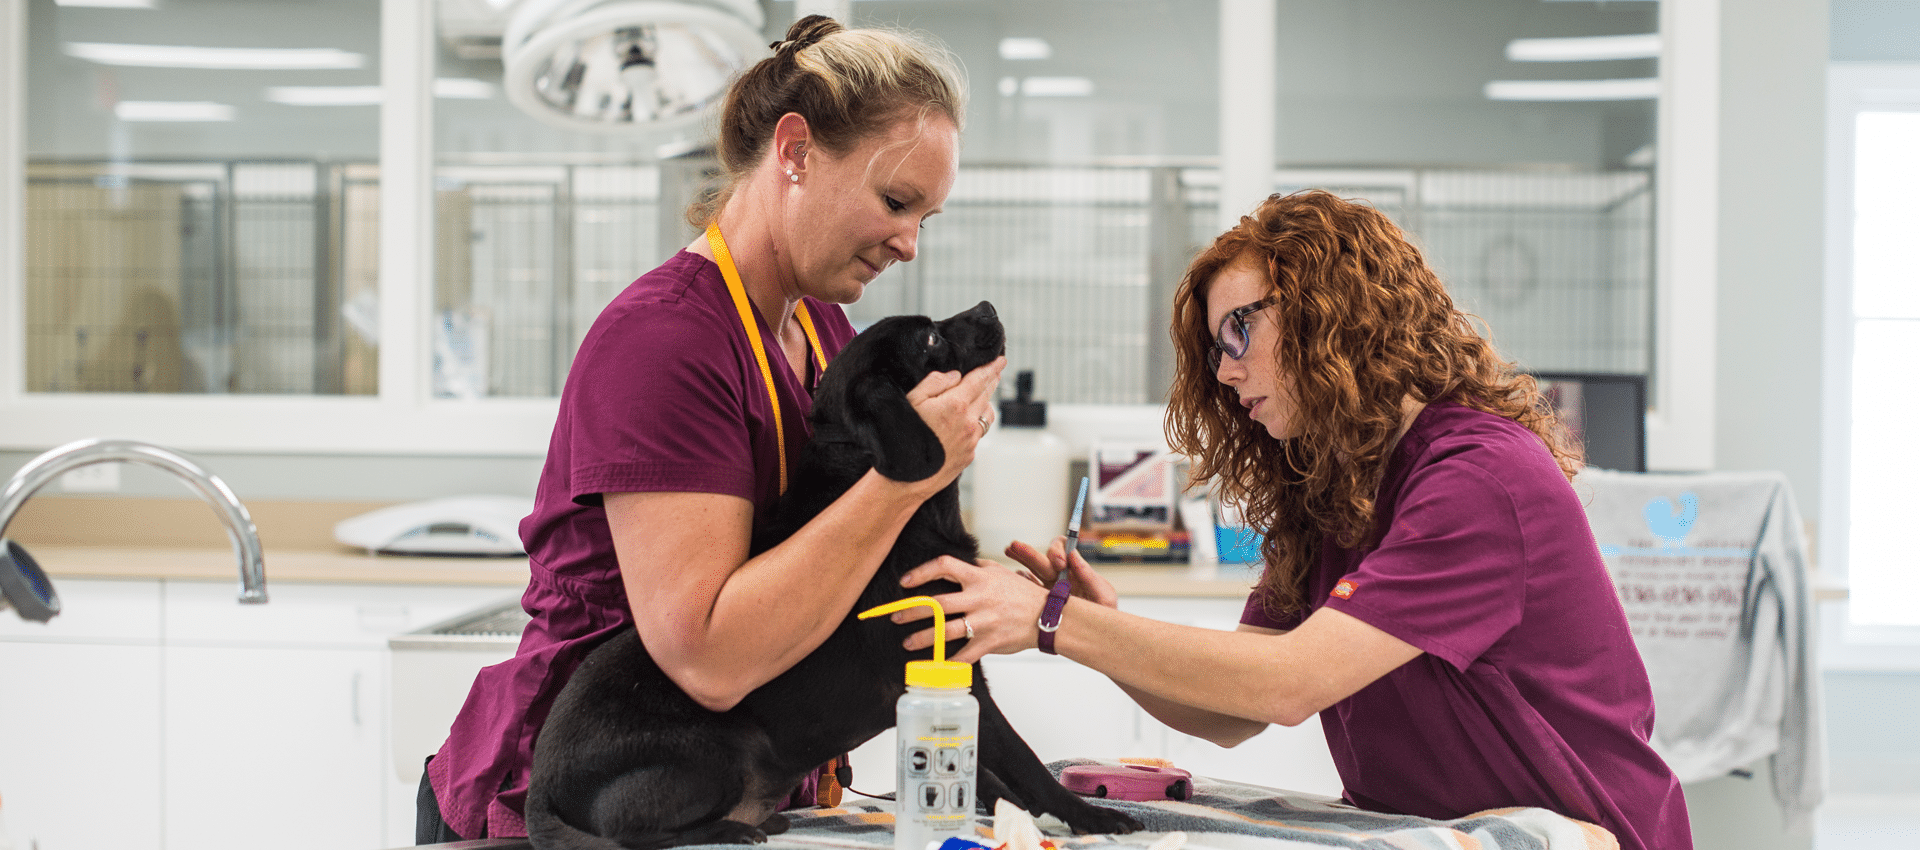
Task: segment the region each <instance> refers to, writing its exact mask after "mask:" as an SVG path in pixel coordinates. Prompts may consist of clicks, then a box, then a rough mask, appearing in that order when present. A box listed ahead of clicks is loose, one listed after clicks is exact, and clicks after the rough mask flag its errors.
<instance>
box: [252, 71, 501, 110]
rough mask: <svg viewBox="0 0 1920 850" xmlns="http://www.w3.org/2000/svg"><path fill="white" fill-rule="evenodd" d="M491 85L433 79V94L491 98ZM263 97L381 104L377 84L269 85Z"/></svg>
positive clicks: (301, 103) (313, 103)
mask: <svg viewBox="0 0 1920 850" xmlns="http://www.w3.org/2000/svg"><path fill="white" fill-rule="evenodd" d="M493 92H494V89H493V84H492V83H489V82H487V81H485V80H475V79H470V78H465V77H441V78H440V79H437V80H434V81H433V96H434V97H441V98H447V99H449V100H486V99H487V98H490V97H493ZM261 97H262V98H264V99H265V100H267V101H268V102H270V103H281V104H286V105H288V106H374V105H377V104H379V103H380V100H381V89H380V87H379V86H268V87H267V91H266V93H265V94H263V95H261Z"/></svg>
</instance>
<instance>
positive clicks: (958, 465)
mask: <svg viewBox="0 0 1920 850" xmlns="http://www.w3.org/2000/svg"><path fill="white" fill-rule="evenodd" d="M1006 368H1007V358H1006V357H1005V356H1004V355H1002V356H1000V357H997V358H995V359H994V361H993V362H992V363H988V364H987V365H985V366H982V367H980V368H978V369H975V370H973V371H971V372H968V373H966V374H965V375H962V374H960V373H959V372H934V373H932V374H930V375H928V376H926V377H925V378H922V379H920V383H919V385H917V386H915V387H914V388H913V390H912V391H910V392H908V393H907V403H909V404H911V405H913V409H914V412H916V413H919V414H920V418H921V419H922V420H924V421H925V422H926V423H927V427H928V428H931V429H933V433H934V434H935V435H936V436H938V437H939V438H940V446H941V448H943V449H945V450H946V453H947V458H946V464H945V465H943V466H942V467H941V468H940V472H939V473H938V474H936V475H934V476H932V477H930V478H928V479H926V480H925V481H923V482H917V483H921V484H925V485H927V486H928V487H930V488H931V489H930V490H929V491H928V495H932V494H933V493H935V492H938V491H939V490H940V488H942V487H945V486H947V485H948V484H951V483H953V480H954V479H956V478H959V477H960V473H961V471H963V470H965V469H966V468H967V464H970V463H973V451H974V448H975V447H976V446H978V445H979V444H980V438H981V437H983V436H985V435H986V429H984V428H982V427H980V423H981V422H982V421H983V420H984V421H987V422H991V421H993V394H994V390H995V389H996V388H997V387H999V385H1000V373H1001V371H1002V370H1004V369H1006ZM974 629H975V630H976V631H978V629H979V626H978V624H976V625H975V626H974Z"/></svg>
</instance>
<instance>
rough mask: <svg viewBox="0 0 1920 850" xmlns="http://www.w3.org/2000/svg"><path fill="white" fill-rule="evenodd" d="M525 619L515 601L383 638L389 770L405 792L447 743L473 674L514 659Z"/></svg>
mask: <svg viewBox="0 0 1920 850" xmlns="http://www.w3.org/2000/svg"><path fill="white" fill-rule="evenodd" d="M528 619H529V617H528V616H527V612H525V611H522V610H520V599H519V597H517V596H516V597H514V598H512V599H504V600H501V601H499V602H496V603H493V604H491V605H486V606H483V607H480V608H475V609H473V610H472V611H468V612H466V613H464V614H459V615H456V616H452V617H448V618H447V619H445V620H441V621H440V622H438V623H434V624H433V625H430V626H427V627H425V628H422V629H417V630H415V631H411V632H408V633H406V634H402V635H394V636H392V637H389V638H387V647H388V648H389V649H390V650H392V652H391V657H392V663H391V664H389V665H388V666H387V669H388V670H389V671H390V672H391V675H392V677H393V678H392V680H391V681H389V682H388V689H387V693H388V694H389V696H390V698H391V700H392V703H391V705H390V712H391V720H392V729H393V734H392V742H393V766H394V772H395V773H396V774H397V775H398V776H399V778H400V781H402V782H405V783H410V784H409V786H408V787H411V784H413V783H418V782H419V781H420V766H421V763H422V762H424V761H425V760H426V758H427V756H430V755H432V754H434V753H436V752H438V751H439V750H440V744H441V743H443V742H445V741H446V739H447V729H448V728H449V727H450V726H452V725H453V718H454V715H456V714H458V713H459V712H460V706H461V704H462V703H464V702H466V699H467V692H468V691H469V690H471V689H472V688H473V677H474V674H476V673H478V672H480V669H481V668H482V667H486V666H488V665H490V664H498V663H500V662H502V661H505V660H507V659H508V658H512V657H513V653H514V651H515V650H516V649H518V648H519V646H520V632H521V631H522V630H523V629H524V628H525V627H526V625H527V620H528ZM462 846H464V845H462Z"/></svg>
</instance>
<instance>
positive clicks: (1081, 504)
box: [1067, 475, 1088, 548]
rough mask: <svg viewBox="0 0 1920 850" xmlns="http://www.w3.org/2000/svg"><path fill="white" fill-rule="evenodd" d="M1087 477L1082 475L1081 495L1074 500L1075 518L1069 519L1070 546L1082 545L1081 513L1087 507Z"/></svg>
mask: <svg viewBox="0 0 1920 850" xmlns="http://www.w3.org/2000/svg"><path fill="white" fill-rule="evenodd" d="M1087 483H1088V482H1087V477H1086V476H1084V475H1083V476H1081V477H1080V495H1079V496H1077V497H1075V498H1074V500H1073V519H1070V520H1068V521H1067V540H1068V541H1069V543H1068V548H1073V547H1075V546H1078V545H1080V513H1081V512H1082V511H1085V510H1086V509H1087Z"/></svg>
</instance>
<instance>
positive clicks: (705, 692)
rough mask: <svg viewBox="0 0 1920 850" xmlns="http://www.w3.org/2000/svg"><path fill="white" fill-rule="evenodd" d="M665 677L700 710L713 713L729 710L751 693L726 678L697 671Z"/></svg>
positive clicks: (670, 672)
mask: <svg viewBox="0 0 1920 850" xmlns="http://www.w3.org/2000/svg"><path fill="white" fill-rule="evenodd" d="M667 677H668V678H670V679H672V680H673V683H674V684H675V685H678V686H679V687H680V691H681V692H682V693H685V694H686V695H687V696H688V697H689V698H691V699H692V700H693V701H694V702H695V703H696V704H698V705H699V706H700V707H701V708H704V709H706V710H708V711H713V712H721V711H729V710H731V709H732V708H733V707H734V706H736V705H739V704H740V701H741V700H743V699H746V698H747V694H748V693H751V692H752V689H751V688H743V687H741V686H740V685H739V684H738V683H736V682H734V681H731V680H730V679H728V678H727V677H724V676H714V675H710V674H705V673H703V672H702V671H699V670H692V669H688V670H681V671H679V672H677V673H675V672H672V671H669V672H668V673H667Z"/></svg>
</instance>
